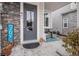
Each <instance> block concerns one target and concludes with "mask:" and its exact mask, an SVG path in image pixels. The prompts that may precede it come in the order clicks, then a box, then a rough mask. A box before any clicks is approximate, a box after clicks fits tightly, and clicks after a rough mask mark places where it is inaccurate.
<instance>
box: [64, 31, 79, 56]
mask: <svg viewBox="0 0 79 59" xmlns="http://www.w3.org/2000/svg"><path fill="white" fill-rule="evenodd" d="M63 42H64V44H63V46H64V47H65V48H66V51H67V52H69V53H70V55H74V56H75V55H76V56H77V55H79V31H78V30H74V31H73V32H70V33H68V35H67V37H65V38H64V39H63Z"/></svg>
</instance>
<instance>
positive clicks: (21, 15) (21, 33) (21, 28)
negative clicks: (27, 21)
mask: <svg viewBox="0 0 79 59" xmlns="http://www.w3.org/2000/svg"><path fill="white" fill-rule="evenodd" d="M20 42H21V44H22V43H23V2H21V3H20Z"/></svg>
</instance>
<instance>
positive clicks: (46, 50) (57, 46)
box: [10, 40, 69, 56]
mask: <svg viewBox="0 0 79 59" xmlns="http://www.w3.org/2000/svg"><path fill="white" fill-rule="evenodd" d="M56 51H58V52H59V53H60V54H61V55H62V56H68V55H69V54H68V53H67V52H66V51H65V49H64V47H62V41H61V40H59V41H54V42H48V43H43V44H42V45H40V46H39V47H37V48H34V49H25V48H23V46H22V45H18V46H16V47H14V48H13V50H12V53H11V55H10V56H60V55H59V54H57V53H56Z"/></svg>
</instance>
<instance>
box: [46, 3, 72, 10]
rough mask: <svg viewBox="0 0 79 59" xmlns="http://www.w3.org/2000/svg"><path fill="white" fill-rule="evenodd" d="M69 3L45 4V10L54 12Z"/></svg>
mask: <svg viewBox="0 0 79 59" xmlns="http://www.w3.org/2000/svg"><path fill="white" fill-rule="evenodd" d="M69 3H71V2H45V10H49V11H55V10H57V9H59V8H61V7H63V6H65V5H67V4H69Z"/></svg>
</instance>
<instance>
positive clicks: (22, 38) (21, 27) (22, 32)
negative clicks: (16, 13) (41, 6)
mask: <svg viewBox="0 0 79 59" xmlns="http://www.w3.org/2000/svg"><path fill="white" fill-rule="evenodd" d="M28 4H31V3H28ZM31 5H34V4H31ZM36 6H37V38H36V40H29V41H24V31H23V26H24V25H23V20H24V19H23V18H24V15H23V12H24V3H23V2H20V43H21V44H29V43H34V42H38V40H37V39H38V5H36Z"/></svg>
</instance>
